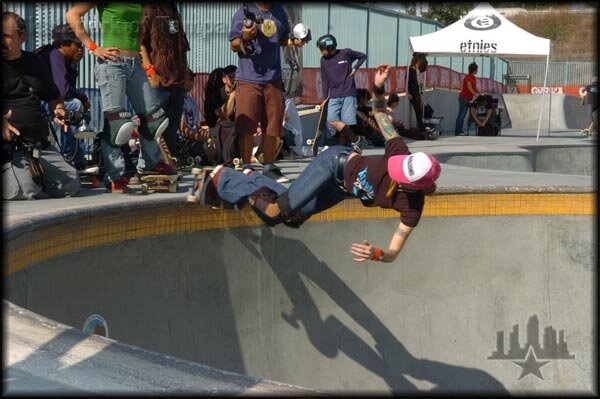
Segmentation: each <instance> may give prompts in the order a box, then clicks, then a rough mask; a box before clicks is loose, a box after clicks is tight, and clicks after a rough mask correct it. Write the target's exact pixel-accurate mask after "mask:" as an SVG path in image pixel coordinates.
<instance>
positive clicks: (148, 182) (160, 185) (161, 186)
mask: <svg viewBox="0 0 600 399" xmlns="http://www.w3.org/2000/svg"><path fill="white" fill-rule="evenodd" d="M178 180H179V176H178V175H158V174H144V175H141V176H140V183H141V190H142V194H148V193H153V192H156V191H165V192H169V193H176V192H177V189H178V188H179V182H178Z"/></svg>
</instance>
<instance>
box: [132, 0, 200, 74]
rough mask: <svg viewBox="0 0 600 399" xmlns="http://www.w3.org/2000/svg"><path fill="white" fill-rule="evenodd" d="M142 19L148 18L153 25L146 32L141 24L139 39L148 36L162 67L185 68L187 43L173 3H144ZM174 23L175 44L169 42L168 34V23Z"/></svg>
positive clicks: (179, 16)
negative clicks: (161, 61) (175, 32)
mask: <svg viewBox="0 0 600 399" xmlns="http://www.w3.org/2000/svg"><path fill="white" fill-rule="evenodd" d="M142 18H143V19H145V18H150V20H151V21H153V23H151V24H150V31H149V32H146V31H145V29H144V28H143V27H144V26H145V24H142V29H140V38H141V37H144V36H145V35H146V34H149V35H150V45H151V46H152V48H153V49H160V51H158V54H159V57H161V58H162V60H163V62H164V65H172V66H175V67H177V68H182V67H183V68H187V65H188V63H187V58H186V52H187V51H188V50H189V42H188V40H187V37H186V36H185V33H184V32H183V22H182V21H181V15H179V12H178V11H177V8H176V6H175V3H150V2H149V3H146V6H145V7H144V10H143V14H142ZM170 20H172V21H175V24H176V25H177V26H176V28H177V29H178V33H177V43H176V44H175V46H173V43H172V42H171V41H170V40H169V38H170V37H171V35H172V33H170V32H169V21H170Z"/></svg>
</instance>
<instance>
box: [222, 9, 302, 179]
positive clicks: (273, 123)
mask: <svg viewBox="0 0 600 399" xmlns="http://www.w3.org/2000/svg"><path fill="white" fill-rule="evenodd" d="M245 11H247V14H248V15H250V14H252V15H254V16H255V17H256V18H258V20H259V21H261V23H260V24H259V23H257V22H256V21H252V19H246V18H245V15H246V13H245ZM245 21H246V22H248V24H247V25H246V24H245ZM290 25H291V21H290V19H289V17H288V14H287V12H286V11H285V10H284V8H283V7H282V6H281V5H279V4H277V3H272V2H255V3H253V4H248V7H247V8H246V7H241V8H240V9H238V10H237V12H236V13H235V14H234V16H233V18H232V19H231V29H230V31H229V40H230V44H231V49H232V51H234V52H236V53H237V54H238V59H239V65H238V70H237V73H236V80H237V82H238V84H237V89H236V93H237V94H236V112H235V132H236V134H237V135H238V136H239V144H240V145H239V147H240V152H241V155H242V160H243V162H244V163H245V164H247V163H249V162H251V158H252V147H253V141H254V134H255V133H256V131H257V128H258V124H259V122H260V124H261V129H262V132H263V155H264V170H263V174H264V175H265V176H267V177H269V178H271V179H274V180H277V181H279V182H286V181H288V179H287V178H286V177H285V176H283V174H282V173H281V170H280V169H279V168H278V167H277V166H275V164H274V162H275V156H276V151H277V147H278V146H279V140H280V138H281V136H282V124H283V112H284V106H285V99H284V94H283V91H284V89H283V82H282V79H281V55H280V47H281V46H284V47H285V46H289V45H294V46H297V47H301V46H303V45H304V41H302V40H300V39H291V38H290V32H291V26H290Z"/></svg>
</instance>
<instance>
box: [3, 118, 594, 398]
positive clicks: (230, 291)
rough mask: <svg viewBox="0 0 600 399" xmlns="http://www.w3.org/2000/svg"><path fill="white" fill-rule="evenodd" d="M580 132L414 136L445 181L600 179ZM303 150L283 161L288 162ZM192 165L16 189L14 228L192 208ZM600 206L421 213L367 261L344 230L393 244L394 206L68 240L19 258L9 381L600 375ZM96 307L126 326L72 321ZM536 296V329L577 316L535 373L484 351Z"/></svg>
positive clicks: (9, 331)
mask: <svg viewBox="0 0 600 399" xmlns="http://www.w3.org/2000/svg"><path fill="white" fill-rule="evenodd" d="M577 133H578V131H576V130H560V131H552V132H551V133H550V135H549V136H548V135H547V133H546V132H542V135H541V137H540V139H539V141H537V140H536V138H535V134H536V131H535V130H524V129H505V130H503V132H502V136H501V137H490V138H484V137H454V136H442V137H441V139H440V140H438V141H435V142H431V141H415V142H412V141H410V140H407V142H408V143H409V147H410V149H411V151H413V152H415V151H425V152H429V153H432V154H435V155H437V156H438V157H439V158H440V160H441V161H442V163H443V165H442V168H443V169H442V175H441V177H440V179H439V180H438V192H437V195H438V196H444V195H454V194H464V193H473V194H514V193H541V194H543V193H550V194H567V193H574V194H590V193H592V194H593V195H596V194H597V159H596V151H597V137H591V138H581V137H579V136H578V135H577ZM382 151H383V150H382V149H368V150H366V151H365V154H366V155H375V154H380V153H382ZM308 162H310V159H304V160H302V159H300V160H285V161H281V162H280V163H279V164H280V166H281V167H282V170H283V172H284V173H285V174H286V175H287V176H288V177H289V178H290V180H292V181H293V179H294V178H295V177H297V175H298V174H299V173H300V172H301V171H302V170H303V168H304V167H305V166H306V164H307V163H308ZM191 180H192V179H191V176H190V175H188V176H185V177H184V179H183V181H182V184H181V187H180V192H179V193H176V194H169V193H164V194H150V195H141V194H131V195H118V194H106V193H104V190H103V189H86V190H84V191H83V192H82V193H81V194H80V195H79V196H77V197H73V198H65V199H50V200H42V201H21V202H10V203H4V207H3V217H4V228H3V238H4V240H5V242H6V243H7V248H8V252H11V249H12V248H16V247H17V246H18V245H21V244H22V242H21V241H27V240H34V239H35V237H36V232H38V231H40V230H43V229H45V228H46V229H49V230H48V231H54V230H52V229H54V228H60V225H66V226H67V227H65V229H66V232H67V233H70V232H71V230H73V227H69V223H71V222H72V221H73V222H76V223H75V224H74V225H76V224H77V223H79V224H80V225H87V224H86V223H91V224H93V219H94V218H100V217H108V216H107V215H113V214H114V215H117V216H119V217H122V218H123V220H129V219H130V218H135V217H136V215H137V213H136V212H138V211H139V210H140V209H144V208H146V209H155V210H156V212H165V209H168V208H172V209H174V210H175V211H177V212H180V210H185V209H186V208H185V197H186V195H187V189H188V188H189V186H190V184H191ZM567 213H568V212H567ZM592 213H593V215H591V216H587V215H569V214H554V215H550V214H549V215H545V216H544V215H532V216H505V215H504V216H503V215H499V216H490V217H485V216H466V217H464V218H461V219H460V221H457V220H456V218H452V217H438V218H424V219H423V220H422V221H421V224H420V225H419V228H418V229H416V230H415V234H414V236H411V238H410V240H409V241H410V242H409V245H408V246H407V248H406V249H405V251H404V252H403V254H402V255H401V257H400V258H399V260H398V261H397V262H395V264H392V265H378V264H373V263H369V264H364V265H357V264H356V263H354V262H352V261H351V259H350V257H349V256H348V253H347V249H346V247H347V246H348V245H349V243H351V242H353V241H356V240H358V239H362V238H365V239H367V238H368V239H370V240H373V242H377V243H380V245H381V246H385V245H386V243H387V241H388V240H389V237H390V234H391V232H392V231H393V229H394V227H395V224H396V223H397V220H394V219H390V218H385V217H384V218H383V219H378V220H375V219H373V220H371V219H369V223H365V221H364V219H363V220H353V218H352V217H341V218H339V219H337V220H333V221H331V222H328V223H319V222H309V223H307V224H306V225H305V226H303V227H302V228H301V229H299V230H290V229H286V228H283V227H281V228H280V226H278V227H276V228H273V229H271V228H267V227H264V226H261V225H260V224H255V222H253V221H252V220H250V222H247V219H244V220H245V222H244V223H245V224H241V225H240V226H242V227H240V228H231V229H230V228H226V229H223V228H221V229H219V228H213V229H210V230H207V231H202V232H196V233H191V234H190V233H181V234H161V235H160V236H158V237H154V238H152V237H149V238H142V239H137V240H136V239H133V240H127V241H124V242H121V243H112V244H111V243H109V244H104V245H101V246H94V245H92V246H91V247H90V246H88V248H87V249H84V250H79V251H75V252H69V251H63V252H60V251H59V252H58V256H54V257H50V258H48V259H45V260H43V261H42V262H39V263H34V264H32V265H31V266H29V267H25V268H21V269H19V270H18V271H15V272H14V273H9V275H8V276H5V279H6V285H5V288H6V292H5V296H4V298H5V302H4V306H3V311H4V313H5V317H6V319H5V320H6V322H7V324H6V326H7V328H6V329H5V330H4V332H3V335H4V338H5V348H6V349H7V352H5V356H4V358H5V364H4V371H5V376H4V393H5V394H23V393H29V394H31V393H34V394H36V393H38V394H39V393H51V394H53V393H67V394H69V393H76V394H78V393H84V394H85V393H88V394H89V393H101V394H115V393H116V394H124V393H141V394H160V393H167V394H192V395H238V394H240V395H267V396H273V395H290V394H291V395H302V396H313V395H318V394H319V392H321V393H323V392H324V393H334V394H349V393H359V394H369V393H375V394H381V393H383V394H390V393H401V394H406V393H412V394H415V393H419V392H421V393H426V392H434V393H451V392H455V393H463V392H469V393H496V394H497V393H502V394H506V393H516V394H523V393H524V394H532V393H537V394H552V393H559V394H568V393H579V394H594V393H595V394H597V382H596V380H595V377H594V376H595V375H596V372H595V370H596V368H595V366H594V365H595V364H596V363H597V358H596V355H595V353H597V348H595V345H596V344H597V340H596V334H597V330H595V328H594V325H595V324H594V321H595V318H594V317H593V314H595V308H594V303H595V302H594V301H595V298H596V299H597V291H596V288H597V287H596V286H595V285H594V283H593V282H594V281H596V278H595V277H596V275H597V257H596V252H597V238H596V236H595V235H594V233H593V232H594V231H595V229H594V223H595V221H596V217H597V212H596V211H593V212H592ZM243 215H246V213H242V216H241V217H242V219H243V218H244V217H246V216H243ZM209 216H210V215H209ZM88 219H89V221H88ZM253 223H254V224H253ZM244 226H245V227H244ZM69 229H71V230H69ZM82 229H84V227H82ZM57 231H59V230H57ZM82 231H83V230H82ZM75 233H76V232H75ZM356 233H359V236H358V237H357V234H356ZM69 237H71V236H70V235H69ZM73 237H75V234H73ZM424 243H427V244H426V245H424ZM17 244H18V245H17ZM424 249H425V250H424ZM240 259H243V260H244V261H243V262H241V261H240ZM11 270H12V269H11ZM5 273H6V272H5ZM6 299H8V300H10V302H8V301H6ZM11 302H12V303H11ZM15 304H16V305H15ZM17 305H20V306H23V307H26V308H27V309H29V310H26V309H22V308H20V307H19V306H17ZM30 310H31V311H33V312H36V313H38V314H35V313H31V312H30ZM96 312H97V313H101V314H103V315H104V316H105V318H106V319H107V320H109V324H110V329H111V334H110V338H114V339H116V341H115V340H113V339H106V338H102V337H96V336H91V337H90V336H87V335H85V334H83V333H82V332H81V331H79V330H77V329H78V328H81V323H82V322H81V317H82V315H89V314H91V313H96ZM40 315H43V316H40ZM532 315H535V316H536V320H538V318H539V329H540V333H541V332H542V330H543V328H544V327H545V326H549V325H552V326H553V327H554V328H555V329H556V330H565V331H566V339H567V340H568V343H569V350H570V351H571V352H570V353H572V354H574V356H575V358H574V359H567V360H557V359H551V360H548V361H551V364H552V365H553V366H552V367H549V366H546V367H545V368H541V371H542V372H543V378H538V377H536V376H535V375H533V374H529V375H528V376H526V377H524V378H522V379H521V378H518V377H519V373H520V372H521V370H522V367H523V366H519V365H516V364H515V362H514V361H500V360H490V359H489V357H490V356H491V354H492V352H493V351H494V349H495V345H496V334H497V333H498V332H499V331H501V330H502V331H505V332H506V337H507V339H508V334H509V332H510V329H511V328H513V325H514V324H520V325H521V326H522V332H521V343H522V342H523V340H524V339H525V333H524V332H523V331H525V326H526V325H527V323H530V320H531V317H532ZM47 317H48V318H47ZM68 326H72V327H75V328H72V327H68ZM141 348H144V349H141ZM538 355H539V354H538ZM538 358H539V356H538ZM182 359H185V360H182ZM540 367H541V366H540ZM223 370H226V371H223ZM523 370H524V369H523ZM273 380H275V381H281V382H282V384H280V383H275V382H273ZM283 383H285V384H283ZM287 384H289V385H287ZM301 387H308V388H301Z"/></svg>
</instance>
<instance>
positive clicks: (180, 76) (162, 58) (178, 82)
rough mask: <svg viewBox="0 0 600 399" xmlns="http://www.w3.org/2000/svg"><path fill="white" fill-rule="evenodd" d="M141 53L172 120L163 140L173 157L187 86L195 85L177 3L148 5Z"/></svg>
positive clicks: (141, 28)
mask: <svg viewBox="0 0 600 399" xmlns="http://www.w3.org/2000/svg"><path fill="white" fill-rule="evenodd" d="M140 50H141V51H140V54H141V56H142V67H143V68H144V70H145V71H146V73H147V75H148V80H149V82H150V86H151V87H152V88H153V89H154V94H155V96H156V98H157V99H158V101H159V102H160V104H161V106H162V108H163V109H164V110H165V112H166V114H167V117H168V118H169V126H168V127H167V128H166V129H165V131H164V133H163V138H164V140H165V143H166V144H167V147H168V148H169V151H170V152H171V154H175V152H176V151H177V129H178V128H179V120H180V119H181V114H182V111H183V98H184V97H185V86H186V85H189V84H191V83H189V82H190V79H191V77H190V76H189V74H188V70H189V68H188V62H187V56H186V54H187V52H188V51H189V50H190V45H189V43H188V39H187V36H186V34H185V31H184V30H183V23H182V21H181V15H179V12H178V11H177V7H176V5H175V3H170V2H169V3H152V2H149V3H146V5H145V6H144V9H143V12H142V22H141V25H140ZM167 172H170V174H175V173H177V170H176V168H170V170H168V171H167Z"/></svg>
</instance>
